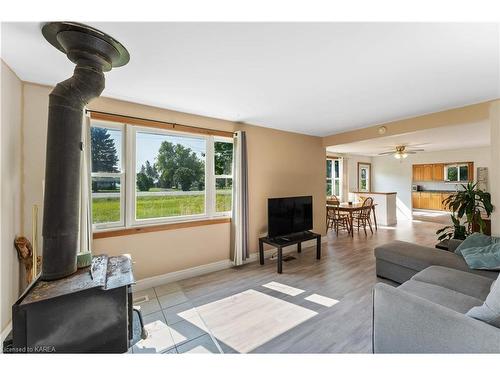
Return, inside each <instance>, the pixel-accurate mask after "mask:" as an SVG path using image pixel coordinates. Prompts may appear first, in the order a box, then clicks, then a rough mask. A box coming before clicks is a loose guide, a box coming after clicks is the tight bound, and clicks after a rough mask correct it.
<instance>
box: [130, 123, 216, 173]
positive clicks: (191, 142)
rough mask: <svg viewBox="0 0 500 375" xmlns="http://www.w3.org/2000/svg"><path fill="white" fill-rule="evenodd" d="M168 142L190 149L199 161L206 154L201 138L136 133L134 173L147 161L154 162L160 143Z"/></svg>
mask: <svg viewBox="0 0 500 375" xmlns="http://www.w3.org/2000/svg"><path fill="white" fill-rule="evenodd" d="M163 141H168V142H171V143H174V144H181V145H183V146H184V147H188V148H190V149H191V150H192V151H193V152H195V153H196V155H197V156H198V157H199V158H200V159H204V156H203V155H204V154H205V152H206V146H205V140H204V139H201V138H192V137H184V136H180V135H175V136H173V135H164V134H151V133H143V132H137V147H136V171H137V172H139V171H140V170H141V166H142V165H143V164H144V163H145V162H146V160H149V162H150V163H151V164H153V163H155V162H156V156H157V155H158V150H159V149H160V146H161V143H162V142H163Z"/></svg>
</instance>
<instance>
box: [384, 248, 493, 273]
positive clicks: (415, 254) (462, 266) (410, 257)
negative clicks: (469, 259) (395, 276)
mask: <svg viewBox="0 0 500 375" xmlns="http://www.w3.org/2000/svg"><path fill="white" fill-rule="evenodd" d="M375 257H376V258H377V259H383V260H385V261H387V262H390V263H394V264H398V265H401V266H403V267H406V268H410V269H413V270H415V271H422V270H423V269H425V268H427V267H430V266H443V267H448V268H454V269H457V270H461V271H467V272H472V273H476V274H478V275H482V276H485V277H489V278H491V279H496V278H497V276H498V271H486V270H471V269H470V268H469V267H468V266H467V263H465V260H464V259H463V258H462V257H461V256H459V255H456V254H454V253H452V252H450V251H446V250H439V249H434V248H432V247H427V246H421V245H416V244H413V243H410V242H404V241H392V242H389V243H386V244H384V245H381V246H378V247H376V248H375Z"/></svg>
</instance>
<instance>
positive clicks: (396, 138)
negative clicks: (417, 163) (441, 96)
mask: <svg viewBox="0 0 500 375" xmlns="http://www.w3.org/2000/svg"><path fill="white" fill-rule="evenodd" d="M399 145H404V146H408V148H423V149H424V150H425V152H429V151H444V150H459V149H463V148H474V147H486V146H489V145H490V124H489V122H488V121H483V122H477V123H470V124H463V125H455V126H443V127H440V128H433V129H427V130H419V131H416V132H411V133H406V134H398V135H392V136H387V137H379V138H372V139H368V140H365V141H359V142H353V143H346V144H342V145H336V146H330V147H327V148H326V150H327V151H329V152H333V153H339V154H353V155H366V156H378V154H379V153H381V152H387V151H392V150H394V149H395V147H396V146H399Z"/></svg>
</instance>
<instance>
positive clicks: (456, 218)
mask: <svg viewBox="0 0 500 375" xmlns="http://www.w3.org/2000/svg"><path fill="white" fill-rule="evenodd" d="M462 188H463V190H460V191H457V192H456V193H455V194H453V195H450V196H449V197H448V198H446V199H445V200H443V204H444V206H445V207H446V208H448V209H450V210H451V211H453V214H452V215H451V218H452V221H453V225H452V226H447V227H444V228H441V229H440V230H438V231H437V232H436V234H438V235H439V237H438V238H439V240H443V239H445V238H456V239H465V237H467V236H468V235H469V234H471V233H472V232H480V233H484V232H485V230H486V223H485V221H484V220H483V216H482V215H483V214H485V215H486V216H487V217H489V216H490V215H491V213H492V212H493V205H492V204H491V195H490V193H487V192H485V191H482V190H481V189H478V188H477V184H475V183H473V182H469V183H468V184H467V185H462ZM463 218H465V220H462V219H463ZM452 229H453V230H452Z"/></svg>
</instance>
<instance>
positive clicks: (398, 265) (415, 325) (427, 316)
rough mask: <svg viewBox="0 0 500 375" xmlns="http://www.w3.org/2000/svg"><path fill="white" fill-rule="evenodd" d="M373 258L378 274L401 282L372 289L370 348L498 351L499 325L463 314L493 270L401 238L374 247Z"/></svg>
mask: <svg viewBox="0 0 500 375" xmlns="http://www.w3.org/2000/svg"><path fill="white" fill-rule="evenodd" d="M457 244H458V243H454V244H452V246H451V250H454V248H455V247H456V245H457ZM375 257H376V270H377V275H378V276H380V277H383V278H387V279H390V280H393V281H396V282H398V283H401V285H400V286H398V287H393V286H390V285H387V284H385V283H378V284H377V285H376V286H375V288H374V291H373V351H374V353H500V328H497V327H495V326H493V325H490V324H488V323H485V322H483V321H481V320H477V319H474V318H472V317H470V316H468V315H466V313H467V312H468V311H469V310H470V309H471V308H472V307H474V306H481V305H482V304H483V302H484V301H485V299H486V296H487V295H488V293H490V289H491V288H492V284H493V283H494V282H495V280H496V279H497V278H498V272H497V271H484V270H471V269H469V268H468V266H467V264H466V263H465V261H464V260H463V258H462V257H461V256H459V255H456V254H455V253H453V252H452V251H446V250H438V249H434V248H430V247H425V246H419V245H415V244H412V243H408V242H402V241H394V242H391V243H388V244H385V245H383V246H379V247H377V248H376V249H375Z"/></svg>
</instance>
